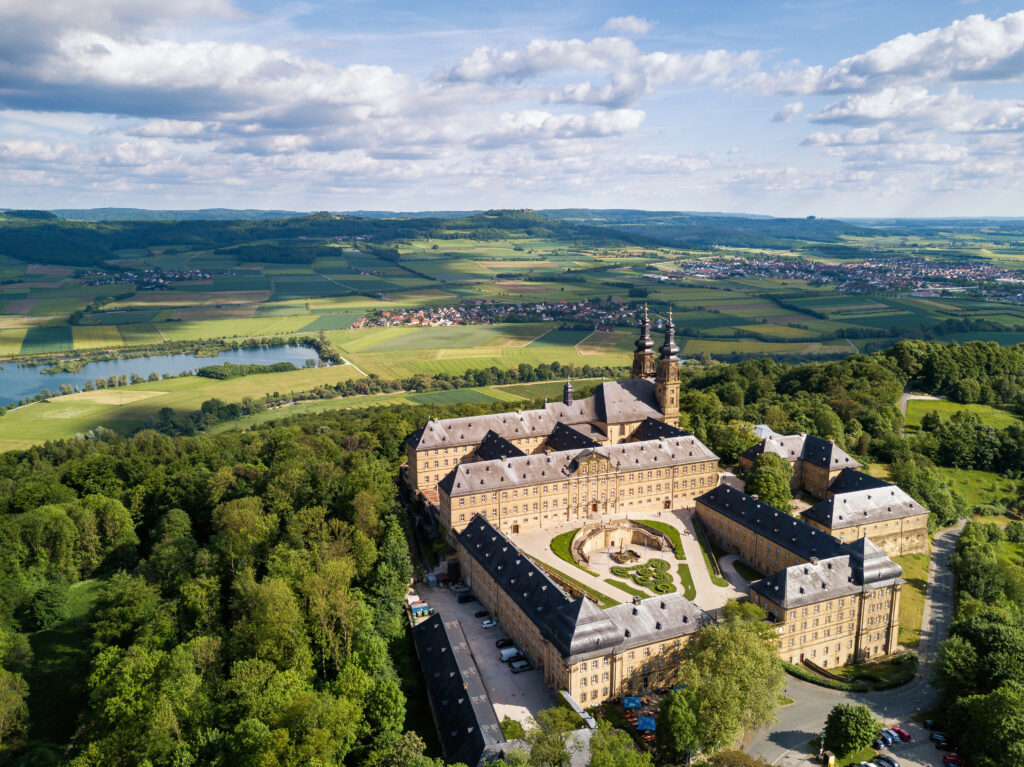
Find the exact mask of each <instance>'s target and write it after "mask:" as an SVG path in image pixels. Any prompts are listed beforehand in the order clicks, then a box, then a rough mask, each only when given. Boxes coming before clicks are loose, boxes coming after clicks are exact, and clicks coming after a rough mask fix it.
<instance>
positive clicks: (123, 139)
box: [0, 0, 1024, 216]
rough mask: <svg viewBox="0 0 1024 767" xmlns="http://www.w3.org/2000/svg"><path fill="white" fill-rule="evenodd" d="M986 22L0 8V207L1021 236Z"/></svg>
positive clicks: (524, 10) (1023, 163)
mask: <svg viewBox="0 0 1024 767" xmlns="http://www.w3.org/2000/svg"><path fill="white" fill-rule="evenodd" d="M1022 79H1024V10H1021V8H1020V7H1015V6H1013V5H1009V4H1005V3H1000V2H980V1H979V2H962V1H961V2H941V1H939V0H933V1H932V2H918V1H917V0H914V1H912V2H906V1H902V0H901V2H896V3H894V2H891V0H890V2H873V1H871V0H859V1H854V0H824V1H823V2H803V1H792V2H777V3H769V2H753V1H752V0H733V1H732V2H728V3H723V2H721V1H720V0H719V1H718V2H706V1H705V0H683V1H682V2H680V1H679V0H676V2H634V3H621V2H593V1H591V2H577V1H576V0H563V1H560V2H557V3H551V2H544V3H540V2H535V3H525V2H502V3H480V2H473V3H470V2H455V1H454V0H436V1H435V2H432V3H427V2H423V1H422V0H408V1H407V2H372V1H370V0H366V1H363V0H340V1H339V0H335V1H334V2H323V3H319V2H305V1H304V2H291V3H271V2H265V1H263V0H259V1H255V2H252V1H250V2H246V1H245V0H238V1H237V2H232V0H173V1H172V2H168V0H48V1H47V2H45V3H41V2H39V0H3V2H0V190H2V192H0V206H3V207H43V208H46V207H49V208H55V207H99V206H108V205H116V206H132V207H152V208H196V207H212V206H217V207H256V208H289V209H298V210H321V209H326V210H354V209H389V210H431V209H465V208H487V207H534V208H544V207H618V208H625V207H635V208H647V209H676V210H725V211H737V212H750V213H766V214H772V215H792V216H805V215H812V214H813V215H819V216H949V215H1004V216H1005V215H1024V180H1022V179H1024V87H1022Z"/></svg>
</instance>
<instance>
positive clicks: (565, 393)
mask: <svg viewBox="0 0 1024 767" xmlns="http://www.w3.org/2000/svg"><path fill="white" fill-rule="evenodd" d="M562 404H563V405H571V404H572V379H571V378H566V379H565V386H563V387H562Z"/></svg>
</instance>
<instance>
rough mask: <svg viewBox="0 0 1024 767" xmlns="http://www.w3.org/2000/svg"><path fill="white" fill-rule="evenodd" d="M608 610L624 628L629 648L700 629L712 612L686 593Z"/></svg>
mask: <svg viewBox="0 0 1024 767" xmlns="http://www.w3.org/2000/svg"><path fill="white" fill-rule="evenodd" d="M604 614H605V615H607V616H608V618H609V619H611V621H612V623H614V624H615V626H616V628H618V629H619V631H620V632H622V640H623V643H624V644H625V646H626V648H628V647H630V646H633V645H635V646H637V647H641V646H643V645H648V644H651V643H652V642H657V641H658V640H659V639H673V638H675V637H679V636H683V635H685V634H693V633H695V632H697V631H698V630H699V629H700V627H701V626H703V625H704V624H705V623H708V622H709V621H711V620H712V618H711V616H710V615H708V614H707V613H706V612H704V611H703V610H701V609H700V608H699V607H697V605H695V604H694V603H693V602H691V601H690V600H689V599H687V598H686V597H684V596H683V595H682V594H679V593H674V594H664V595H662V596H660V597H648V598H647V599H641V600H639V602H636V601H634V602H632V603H628V602H627V603H625V604H621V605H615V606H613V607H609V608H608V609H607V610H605V611H604Z"/></svg>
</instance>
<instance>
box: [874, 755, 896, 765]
mask: <svg viewBox="0 0 1024 767" xmlns="http://www.w3.org/2000/svg"><path fill="white" fill-rule="evenodd" d="M874 762H875V763H876V764H877V765H879V767H900V763H899V762H897V761H896V760H895V759H893V758H892V757H891V756H888V755H886V754H878V756H876V757H874Z"/></svg>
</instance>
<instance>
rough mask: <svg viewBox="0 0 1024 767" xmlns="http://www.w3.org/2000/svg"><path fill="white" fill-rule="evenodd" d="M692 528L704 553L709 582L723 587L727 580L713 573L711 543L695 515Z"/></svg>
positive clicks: (727, 582)
mask: <svg viewBox="0 0 1024 767" xmlns="http://www.w3.org/2000/svg"><path fill="white" fill-rule="evenodd" d="M693 530H694V533H695V534H696V536H697V543H699V544H700V550H701V552H702V553H703V554H704V564H705V566H706V567H707V568H708V575H709V576H710V577H711V582H712V583H713V584H715V585H716V586H722V587H723V588H725V587H727V586H728V585H729V581H727V580H726V579H725V578H723V577H722V576H720V575H715V568H714V566H713V565H712V564H711V558H712V557H713V556H714V554H713V553H712V551H711V544H710V543H709V542H708V540H707V538H705V537H704V528H703V527H701V524H700V520H699V519H697V518H696V517H694V518H693Z"/></svg>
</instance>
